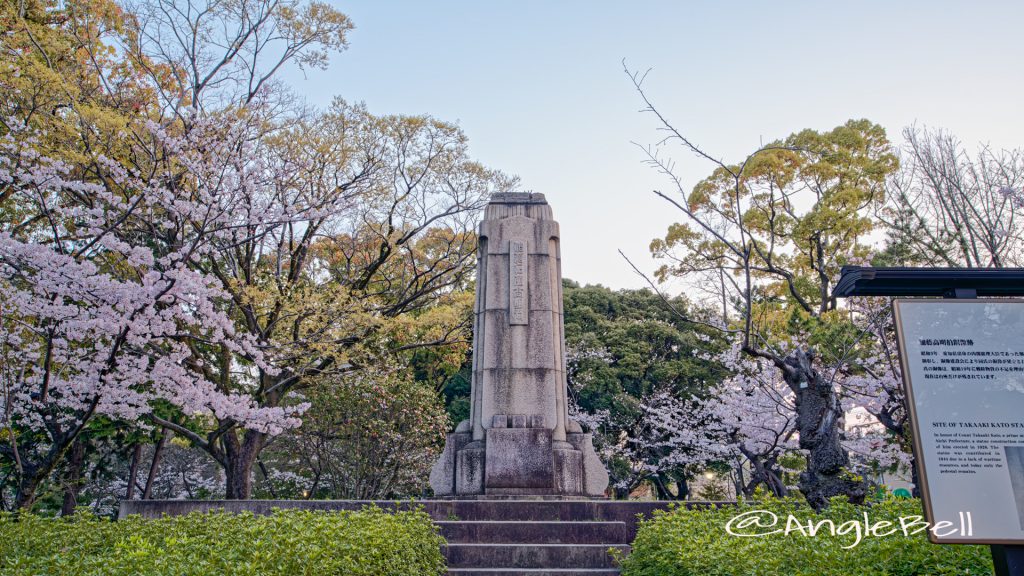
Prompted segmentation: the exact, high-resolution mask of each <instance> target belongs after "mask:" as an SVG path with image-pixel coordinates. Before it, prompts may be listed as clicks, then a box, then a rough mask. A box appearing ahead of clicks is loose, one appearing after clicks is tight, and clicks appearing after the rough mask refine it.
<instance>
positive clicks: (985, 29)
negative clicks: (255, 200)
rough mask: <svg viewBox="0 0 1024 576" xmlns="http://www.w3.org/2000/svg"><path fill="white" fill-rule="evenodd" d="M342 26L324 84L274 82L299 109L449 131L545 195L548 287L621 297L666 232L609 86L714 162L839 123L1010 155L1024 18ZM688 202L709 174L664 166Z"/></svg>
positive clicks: (826, 12)
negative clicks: (356, 110)
mask: <svg viewBox="0 0 1024 576" xmlns="http://www.w3.org/2000/svg"><path fill="white" fill-rule="evenodd" d="M335 4H336V6H337V7H338V8H339V9H341V10H342V11H343V12H345V13H346V14H347V15H348V16H349V17H350V18H352V20H353V22H354V23H355V25H356V29H355V30H354V31H353V32H352V33H351V35H350V37H349V38H350V43H351V46H350V48H349V50H347V51H346V52H344V53H342V54H340V55H338V56H336V57H335V58H334V60H333V62H332V64H331V66H330V68H329V69H328V70H327V71H325V72H321V71H314V72H311V73H310V74H309V75H308V77H307V78H305V79H304V78H302V76H301V75H300V74H299V73H297V72H294V71H293V72H289V73H288V75H287V78H288V80H289V81H291V82H294V85H295V88H296V89H297V91H299V92H300V93H303V94H305V95H306V96H307V97H308V98H309V100H310V101H311V102H313V103H316V104H326V103H328V102H329V101H330V100H331V98H332V97H333V96H335V95H340V96H343V97H344V98H346V99H348V100H350V101H364V102H366V104H367V106H368V107H369V109H370V110H371V111H372V112H374V113H378V114H390V113H409V114H420V113H429V114H431V115H434V116H436V117H438V118H441V119H444V120H450V121H456V122H458V124H459V125H460V126H461V127H462V129H463V130H464V131H465V132H466V134H467V135H468V136H469V141H470V149H471V153H472V155H473V156H474V157H475V158H477V159H479V160H481V161H482V162H484V163H485V164H487V165H489V166H491V167H494V168H498V169H501V170H504V171H506V172H509V173H513V174H517V175H519V176H520V177H521V178H522V182H523V187H524V188H526V189H530V190H533V191H535V192H542V193H544V194H545V195H547V197H548V200H549V202H551V203H552V205H553V208H554V211H555V217H556V218H557V219H558V220H559V221H560V222H561V225H562V259H563V263H562V266H563V272H564V274H565V276H566V277H569V278H572V279H574V280H577V281H580V282H583V283H601V284H604V285H606V286H611V287H616V288H619V287H637V286H640V285H642V280H640V279H639V278H638V277H636V276H635V275H634V274H633V272H632V271H631V270H630V269H629V268H628V265H627V264H626V263H625V262H624V261H623V260H622V259H621V258H620V257H619V256H618V254H617V252H616V250H617V249H619V248H621V249H622V250H623V251H624V252H626V253H627V254H629V255H630V257H631V258H635V261H637V262H638V264H640V265H641V266H642V267H643V268H644V269H645V270H648V271H650V270H653V269H654V267H655V266H656V264H655V263H654V262H653V261H651V260H650V258H649V257H648V255H647V254H648V252H647V246H648V244H649V243H650V241H651V239H652V238H654V237H656V236H659V235H661V234H663V233H664V231H665V229H666V227H667V225H668V224H669V223H671V222H672V221H674V220H675V214H673V213H672V209H671V207H669V206H668V205H667V204H665V203H664V201H660V200H658V199H657V198H655V197H654V196H653V195H652V194H651V190H652V189H655V188H662V189H664V187H665V185H666V183H665V181H664V180H663V179H662V178H660V177H659V176H658V175H657V174H655V173H654V172H653V171H652V170H651V169H649V168H647V167H645V166H644V165H642V164H641V160H642V154H641V152H640V151H639V150H638V149H637V148H636V147H635V146H633V145H632V144H631V143H630V142H631V141H636V142H640V143H644V144H646V143H651V142H654V141H656V140H657V138H658V134H657V133H656V132H655V131H654V124H653V118H652V117H650V115H642V114H639V113H638V110H639V108H640V107H641V103H640V101H639V98H638V97H637V95H636V93H635V92H633V89H632V86H631V85H630V83H629V80H628V79H627V78H626V76H625V75H624V74H623V72H622V65H621V61H622V59H623V58H625V59H626V61H627V62H628V64H629V65H630V66H631V67H634V68H642V69H646V68H653V70H652V71H651V73H650V75H649V76H648V81H647V88H648V90H649V94H650V96H651V97H652V98H653V99H654V101H655V103H656V104H658V105H659V108H661V110H662V111H663V112H664V113H665V114H666V115H667V116H668V117H669V118H670V119H671V120H672V121H673V122H674V123H675V124H676V125H677V127H678V128H680V129H681V130H682V131H684V132H685V133H686V134H687V135H688V136H690V137H691V138H692V139H693V140H695V141H696V142H698V143H700V144H701V145H702V146H704V147H705V148H706V149H707V150H708V151H710V152H711V153H712V154H714V155H717V156H720V157H723V158H725V159H726V160H735V159H738V158H740V157H742V156H743V155H744V154H745V153H746V152H749V151H750V150H752V149H754V148H756V146H757V145H758V143H759V142H760V141H761V140H765V141H768V140H772V139H775V138H780V137H784V136H786V135H788V134H790V133H791V132H795V131H797V130H800V129H803V128H814V129H818V130H825V129H830V128H832V127H834V126H836V125H838V124H841V123H843V122H845V121H846V120H847V119H850V118H869V119H871V120H873V121H875V122H878V123H880V124H881V125H882V126H884V127H885V128H886V129H887V131H888V132H889V137H890V139H893V140H896V139H898V138H899V136H900V130H901V129H902V128H903V127H904V126H907V125H908V124H911V123H913V122H918V123H922V124H927V125H929V126H936V127H943V128H947V129H949V130H950V131H952V132H953V133H955V134H956V135H958V136H959V137H960V138H961V139H962V140H963V141H964V142H965V143H967V144H969V145H971V146H974V145H976V144H977V143H979V142H987V143H990V144H991V145H993V146H994V147H1000V148H1001V147H1006V148H1017V147H1024V141H1022V134H1024V117H1022V115H1021V96H1022V94H1024V90H1022V89H1024V67H1022V62H1024V36H1022V34H1021V31H1022V25H1024V2H1010V1H979V2H940V1H932V2H923V1H921V2H895V1H893V2H881V1H870V2H853V1H847V2H843V3H839V2H824V1H818V2H782V1H775V2H752V1H751V2H711V1H699V2H698V1H695V2H630V3H626V2H621V3H611V2H583V1H571V2H569V1H566V2H538V1H517V2H503V3H498V2H482V1H478V2H469V1H461V2H454V1H452V2H422V1H420V2H413V1H408V2H397V1H395V2H391V1H381V0H377V1H373V0H353V1H340V0H336V1H335ZM676 157H677V159H678V160H679V164H678V167H679V171H680V173H681V175H682V176H683V178H684V180H685V181H686V182H687V183H688V184H692V183H695V182H696V181H697V180H699V179H700V178H702V177H704V176H706V175H707V174H708V173H709V172H710V170H711V167H710V166H709V165H708V164H706V163H702V162H700V161H699V160H697V159H695V158H692V157H690V156H687V155H685V154H683V153H679V154H677V155H676Z"/></svg>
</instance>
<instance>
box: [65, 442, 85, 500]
mask: <svg viewBox="0 0 1024 576" xmlns="http://www.w3.org/2000/svg"><path fill="white" fill-rule="evenodd" d="M84 469H85V442H83V441H82V439H81V438H79V439H78V440H76V441H75V443H74V444H72V445H71V455H70V456H69V457H68V464H67V470H66V473H65V474H64V503H63V504H62V505H61V507H60V515H61V516H71V515H72V514H74V513H75V508H76V507H77V506H78V490H79V489H80V488H81V487H82V472H83V470H84Z"/></svg>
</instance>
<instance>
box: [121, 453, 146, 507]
mask: <svg viewBox="0 0 1024 576" xmlns="http://www.w3.org/2000/svg"><path fill="white" fill-rule="evenodd" d="M141 458H142V444H139V443H136V444H135V448H134V449H133V450H132V465H131V467H129V468H128V490H127V491H126V492H125V494H124V499H125V500H131V499H133V498H135V479H136V478H138V476H139V460H140V459H141Z"/></svg>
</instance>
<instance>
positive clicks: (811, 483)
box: [782, 350, 867, 510]
mask: <svg viewBox="0 0 1024 576" xmlns="http://www.w3.org/2000/svg"><path fill="white" fill-rule="evenodd" d="M783 362H784V364H785V366H784V367H782V368H783V370H782V371H783V378H784V380H785V382H786V384H787V385H788V386H789V387H790V389H791V390H793V393H794V394H795V395H796V413H797V421H796V425H797V431H798V432H799V434H800V447H801V448H803V449H805V450H807V451H808V454H807V470H805V471H804V472H802V473H801V474H800V492H802V493H803V495H804V497H805V498H807V502H808V503H809V504H810V505H811V506H813V507H814V508H815V509H816V510H820V509H822V508H825V507H826V506H828V501H829V498H831V497H833V496H840V495H844V496H847V497H848V498H849V499H850V501H851V502H853V503H856V504H861V503H863V502H864V497H865V495H866V494H867V489H866V485H865V483H864V481H863V480H862V479H860V480H858V478H857V477H856V476H855V475H853V474H851V473H850V471H849V470H848V468H847V467H848V466H849V464H850V456H849V454H847V452H846V450H845V449H844V448H843V446H842V444H840V425H841V422H842V416H843V410H842V407H841V406H840V404H839V395H838V394H836V391H835V388H834V387H833V386H832V383H831V382H830V381H828V380H827V379H825V378H823V377H822V376H821V374H819V373H818V371H817V370H815V369H814V366H813V364H814V353H813V352H809V351H808V352H805V351H803V350H797V351H796V352H793V353H792V354H790V355H789V356H787V357H786V358H785V359H784V360H783Z"/></svg>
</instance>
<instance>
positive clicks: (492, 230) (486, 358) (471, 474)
mask: <svg viewBox="0 0 1024 576" xmlns="http://www.w3.org/2000/svg"><path fill="white" fill-rule="evenodd" d="M559 237H560V235H559V231H558V223H557V222H555V220H554V219H553V217H552V213H551V207H550V206H549V205H548V203H547V201H546V200H545V199H544V195H543V194H532V193H504V194H495V195H494V196H492V197H491V201H490V203H489V204H488V205H487V208H486V209H485V211H484V219H483V222H481V223H480V229H479V248H478V254H477V264H478V266H477V271H478V272H477V286H476V304H475V306H474V321H473V380H472V392H471V395H470V402H471V404H470V406H471V408H470V418H469V420H463V421H462V422H461V423H459V425H458V427H457V428H456V429H455V432H452V433H451V434H449V435H448V441H447V444H446V445H445V448H444V453H443V454H442V455H441V458H440V460H438V462H437V463H436V464H434V468H433V470H432V471H431V473H430V485H431V487H432V488H433V489H434V494H435V495H436V496H439V497H451V496H454V497H488V498H489V497H517V496H556V497H557V496H562V497H599V496H602V495H603V494H604V490H605V488H606V487H607V486H608V473H607V471H605V469H604V465H603V464H602V463H601V460H600V459H599V458H598V457H597V454H596V453H595V452H594V446H593V443H592V439H591V435H590V434H584V433H583V430H582V429H581V428H580V425H579V424H578V423H576V422H575V421H573V420H570V419H569V411H568V403H567V398H566V393H567V389H566V380H565V337H564V334H563V322H562V269H561V257H560V254H559Z"/></svg>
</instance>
